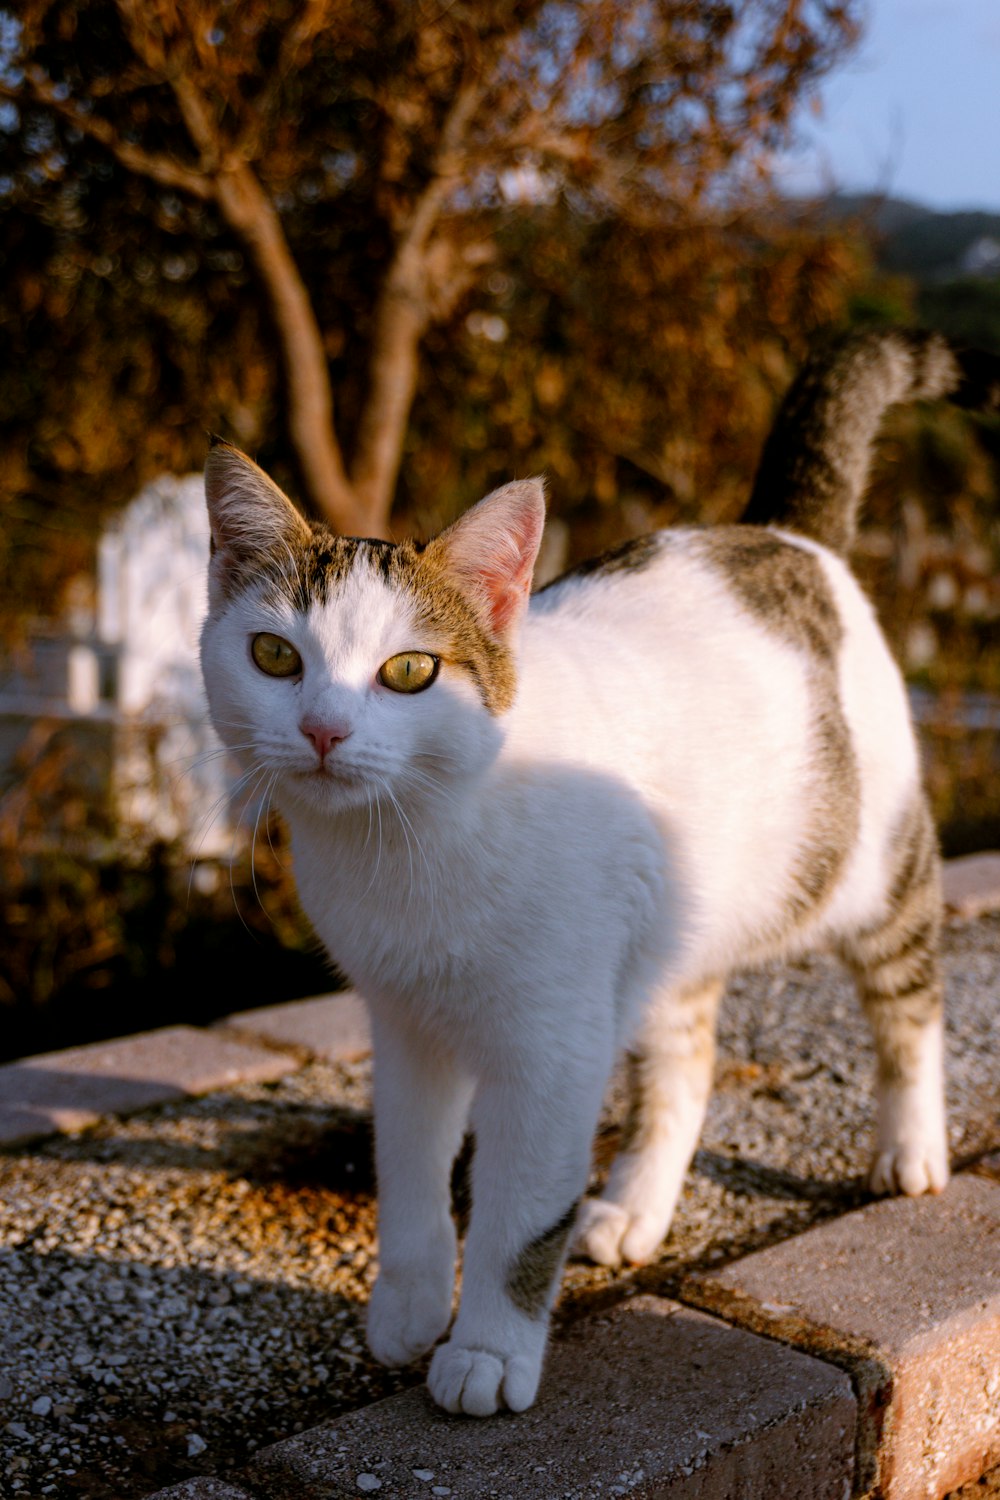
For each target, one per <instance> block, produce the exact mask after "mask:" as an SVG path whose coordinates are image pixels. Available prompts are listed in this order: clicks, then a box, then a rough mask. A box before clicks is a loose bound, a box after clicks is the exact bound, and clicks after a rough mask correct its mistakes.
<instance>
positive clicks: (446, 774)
mask: <svg viewBox="0 0 1000 1500" xmlns="http://www.w3.org/2000/svg"><path fill="white" fill-rule="evenodd" d="M205 493H206V498H207V501H208V511H209V519H210V522H211V530H212V559H211V564H210V568H209V612H208V618H207V619H206V622H205V626H204V629H203V631H202V641H201V657H202V670H203V673H204V677H205V685H206V689H207V692H208V699H209V705H210V708H211V712H212V718H213V721H214V723H215V726H216V729H217V730H218V732H219V734H220V736H221V738H222V739H223V740H224V741H225V743H226V744H227V745H229V746H230V747H231V748H232V749H233V750H234V751H235V752H236V753H237V755H238V757H239V759H240V760H241V762H242V763H243V765H244V766H245V767H246V768H247V769H248V770H249V769H251V768H255V767H258V766H259V767H260V769H261V773H262V779H263V778H264V776H265V775H266V774H267V773H274V774H275V776H276V778H277V780H276V786H277V789H278V792H279V797H280V799H281V800H283V801H287V800H289V799H291V800H293V801H295V802H297V803H301V804H305V805H307V806H313V807H316V808H318V809H333V808H336V807H343V806H349V805H352V804H354V805H364V804H365V803H367V802H369V801H370V799H371V798H372V797H373V796H379V795H380V794H384V793H393V794H395V793H397V792H398V791H399V790H400V789H401V788H403V787H405V786H406V785H407V784H409V785H410V786H412V787H414V788H418V787H419V786H420V785H421V784H424V785H430V784H432V783H440V782H442V781H445V780H450V779H452V778H453V777H454V776H456V775H459V776H460V775H462V774H463V773H468V772H474V771H475V770H476V769H478V768H479V767H480V766H482V765H484V764H486V763H487V762H488V760H489V759H490V758H491V757H492V756H493V755H495V753H496V750H497V747H498V745H499V743H500V741H501V738H502V729H501V722H502V718H503V715H504V713H505V712H506V710H507V709H508V708H509V707H510V705H511V703H512V702H513V699H514V693H515V688H516V647H517V637H518V632H519V627H520V622H521V619H522V616H523V613H524V610H525V607H526V605H527V600H528V595H529V593H530V589H531V574H532V568H533V565H534V561H535V556H536V553H537V551H538V545H539V542H540V540H541V533H542V525H543V521H544V496H543V490H542V485H541V483H540V481H538V480H526V481H523V482H519V483H515V484H509V485H506V486H504V488H503V489H499V490H496V491H494V493H493V494H491V495H488V496H487V497H486V499H485V500H481V501H480V502H479V504H478V505H476V506H474V507H473V508H472V509H471V510H469V511H467V512H466V513H465V515H463V516H462V517H461V518H460V519H459V520H458V521H456V522H455V524H454V525H453V526H450V527H449V528H448V529H447V530H446V531H444V532H442V533H441V535H440V536H438V537H435V538H434V539H433V540H432V541H430V542H428V543H426V544H420V543H416V542H410V541H406V542H401V543H398V544H395V543H390V542H381V541H364V540H358V539H355V538H351V537H341V536H336V535H334V534H333V533H332V532H330V531H328V530H327V529H326V528H325V527H323V526H314V525H309V524H308V523H307V522H306V521H305V520H304V519H303V518H302V516H301V515H300V514H299V512H298V511H297V510H296V509H295V508H294V506H293V505H292V504H291V502H290V501H289V500H288V499H287V498H286V497H285V495H284V494H283V493H282V492H281V490H279V489H278V487H277V486H276V485H275V484H273V483H272V482H271V480H270V479H268V477H267V476H266V475H265V474H264V473H263V472H262V471H261V470H260V469H259V468H258V467H257V465H256V464H254V463H253V462H252V461H251V460H250V459H248V458H247V457H246V455H245V454H243V453H240V452H239V450H238V449H236V448H233V447H231V446H230V445H229V444H227V443H219V444H216V446H214V447H213V449H212V451H211V453H210V454H209V458H208V463H207V465H206V469H205Z"/></svg>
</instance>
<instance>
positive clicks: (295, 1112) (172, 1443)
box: [0, 916, 1000, 1500]
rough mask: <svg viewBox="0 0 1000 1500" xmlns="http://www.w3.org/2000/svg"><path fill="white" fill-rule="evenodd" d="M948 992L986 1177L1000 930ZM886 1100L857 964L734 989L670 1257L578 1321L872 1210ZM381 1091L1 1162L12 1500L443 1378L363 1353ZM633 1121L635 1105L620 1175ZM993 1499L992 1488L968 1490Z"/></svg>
mask: <svg viewBox="0 0 1000 1500" xmlns="http://www.w3.org/2000/svg"><path fill="white" fill-rule="evenodd" d="M948 970H949V1116H950V1128H951V1138H952V1150H953V1155H954V1157H955V1159H956V1160H957V1161H958V1162H959V1163H964V1162H969V1161H971V1160H973V1159H974V1158H975V1157H976V1156H978V1155H979V1154H981V1153H982V1152H984V1151H986V1150H988V1149H996V1147H997V1146H998V1145H1000V1121H998V1108H997V1069H998V1063H997V1059H998V1058H1000V1012H998V1006H997V1002H996V997H997V995H998V994H1000V916H993V917H989V918H984V919H982V920H980V921H978V922H975V923H970V924H968V925H965V926H955V927H953V928H951V929H950V931H949V935H948ZM871 1079H872V1055H871V1050H870V1047H869V1045H868V1040H867V1036H866V1033H865V1027H864V1024H863V1022H862V1021H861V1019H860V1017H859V1015H858V1012H857V1008H856V1006H855V1004H854V1001H853V995H852V992H851V988H850V985H849V983H848V982H847V981H846V980H845V978H844V977H843V975H842V973H841V971H840V970H839V969H837V968H836V966H835V965H833V964H831V963H829V962H827V961H825V960H816V961H812V962H809V963H803V964H797V965H793V966H785V967H772V968H769V969H767V970H765V971H763V972H762V973H760V974H757V975H755V976H753V977H747V978H742V977H741V978H738V979H737V980H735V981H734V982H733V984H732V985H731V987H730V993H729V996H728V999H727V1002H726V1005H725V1007H724V1013H723V1019H722V1029H721V1036H720V1058H719V1065H718V1069H717V1086H716V1090H715V1093H714V1096H713V1100H712V1104H711V1107H710V1111H709V1118H708V1121H707V1124H706V1128H705V1132H704V1135H703V1140H702V1145H701V1148H700V1150H699V1151H698V1154H697V1156H696V1158H695V1163H694V1168H693V1170H692V1172H691V1173H690V1174H689V1179H688V1183H687V1186H686V1188H685V1192H684V1195H683V1198H682V1201H681V1204H680V1208H679V1211H678V1216H677V1220H676V1223H675V1226H674V1229H673V1231H672V1233H671V1235H670V1238H669V1239H668V1241H667V1242H666V1244H665V1246H664V1250H663V1253H662V1256H661V1258H660V1260H659V1261H658V1262H657V1263H656V1264H655V1265H653V1266H649V1267H646V1268H644V1269H643V1270H641V1271H638V1272H631V1273H615V1272H609V1271H606V1270H602V1269H597V1268H594V1267H589V1266H585V1265H582V1264H574V1265H572V1266H570V1268H569V1269H568V1271H567V1275H566V1282H565V1291H564V1294H563V1298H562V1302H561V1305H560V1309H559V1314H558V1317H559V1320H560V1321H562V1322H566V1321H568V1320H572V1319H575V1318H576V1317H578V1316H580V1315H581V1314H582V1313H585V1312H587V1311H589V1310H590V1309H592V1308H594V1307H596V1306H601V1305H605V1304H607V1303H608V1302H609V1301H611V1300H615V1299H617V1298H618V1297H620V1296H621V1295H622V1294H623V1293H624V1291H626V1290H627V1289H629V1288H631V1287H636V1286H638V1287H641V1288H642V1289H644V1290H653V1291H660V1292H669V1291H671V1290H674V1289H675V1288H676V1286H677V1283H678V1281H679V1279H680V1277H681V1276H682V1275H683V1274H684V1273H685V1272H686V1271H688V1270H689V1269H690V1268H691V1267H692V1266H694V1265H699V1264H705V1263H713V1262H718V1261H721V1260H723V1259H728V1258H729V1257H731V1256H733V1255H736V1254H742V1253H745V1252H746V1251H747V1250H749V1249H752V1248H756V1247H758V1246H760V1245H763V1244H767V1243H770V1242H772V1241H774V1240H775V1239H779V1238H782V1237H784V1236H785V1235H787V1234H790V1233H797V1232H798V1231H800V1230H801V1229H804V1228H805V1227H807V1226H808V1225H809V1224H810V1223H812V1222H815V1221H816V1220H818V1219H820V1218H823V1217H827V1216H829V1215H831V1214H836V1213H842V1212H844V1211H846V1210H847V1209H849V1208H851V1207H854V1206H856V1205H858V1204H860V1203H862V1202H864V1201H865V1194H864V1192H863V1190H862V1188H861V1186H860V1181H859V1174H860V1173H861V1172H862V1170H863V1168H864V1166H865V1163H866V1160H867V1156H868V1150H869V1141H870V1132H871V1126H872V1094H871ZM369 1085H370V1076H369V1071H368V1068H367V1066H366V1065H364V1064H358V1065H352V1066H349V1067H339V1068H334V1067H329V1066H324V1065H320V1064H311V1065H309V1066H307V1067H305V1068H303V1069H302V1070H301V1071H300V1072H298V1073H296V1074H294V1075H292V1076H291V1077H289V1078H287V1079H285V1080H283V1081H282V1082H280V1083H278V1084H273V1085H245V1086H242V1087H236V1088H232V1089H230V1090H227V1091H225V1092H222V1093H218V1094H213V1095H210V1096H208V1097H206V1098H204V1099H199V1100H189V1101H184V1102H182V1103H179V1104H174V1105H170V1106H166V1107H162V1108H159V1109H155V1110H149V1111H146V1112H145V1113H143V1114H140V1115H135V1116H132V1117H131V1118H130V1119H128V1120H124V1121H121V1120H111V1121H107V1122H105V1123H103V1124H102V1125H101V1126H99V1127H97V1128H95V1129H93V1130H90V1131H87V1132H86V1133H84V1134H82V1135H79V1136H76V1137H72V1138H58V1139H53V1140H50V1141H46V1142H43V1143H41V1144H39V1145H36V1146H34V1147H28V1148H23V1149H21V1150H17V1151H14V1150H12V1151H11V1152H9V1153H8V1154H6V1155H4V1156H0V1494H2V1495H3V1496H4V1497H7V1496H9V1497H11V1500H13V1497H14V1496H19V1497H31V1500H34V1497H37V1496H43V1495H54V1496H57V1497H63V1496H66V1497H71V1496H77V1495H83V1496H89V1497H95V1500H131V1497H137V1496H142V1495H145V1494H148V1493H149V1492H151V1491H152V1490H155V1489H157V1488H159V1487H160V1486H164V1485H167V1484H170V1483H173V1482H175V1481H177V1480H179V1479H181V1478H184V1477H186V1476H187V1475H190V1474H194V1473H206V1474H207V1473H219V1472H221V1471H224V1470H226V1469H227V1468H230V1467H233V1466H236V1465H238V1464H239V1463H240V1462H242V1461H243V1460H244V1459H245V1457H246V1456H247V1455H248V1454H249V1453H251V1452H252V1451H253V1450H254V1449H255V1448H257V1447H259V1446H263V1445H264V1444H266V1443H269V1442H273V1441H275V1440H276V1439H279V1438H281V1437H285V1436H288V1435H289V1434H291V1433H292V1432H294V1431H297V1430H300V1429H301V1428H303V1427H308V1426H312V1425H314V1424H316V1423H317V1422H320V1421H323V1420H328V1419H330V1418H332V1417H335V1416H337V1415H340V1414H341V1413H343V1412H344V1411H347V1410H350V1409H352V1408H354V1407H356V1406H359V1405H362V1404H364V1403H366V1402H368V1401H371V1400H375V1399H378V1398H380V1397H382V1396H385V1395H388V1394H391V1393H392V1392H394V1391H396V1390H399V1389H401V1388H402V1386H403V1385H406V1384H409V1383H411V1382H412V1381H414V1380H419V1379H421V1378H422V1373H423V1372H422V1370H421V1369H420V1368H417V1369H412V1370H409V1371H405V1372H390V1371H385V1370H382V1369H381V1368H380V1367H378V1366H376V1365H373V1364H372V1363H371V1362H370V1361H369V1360H368V1358H367V1355H366V1353H365V1349H364V1336H363V1314H364V1306H365V1303H366V1301H367V1298H368V1293H369V1290H370V1287H371V1285H372V1281H373V1279H374V1274H375V1262H374V1253H375V1252H374V1246H373V1232H374V1217H375V1215H374V1202H373V1197H372V1180H371V1168H370V1154H371V1136H370V1120H369V1114H368V1099H369ZM619 1117H620V1098H619V1091H618V1090H617V1089H615V1090H613V1091H612V1098H611V1101H610V1105H609V1110H608V1114H607V1118H606V1120H605V1123H604V1125H603V1127H602V1131H601V1134H600V1137H599V1140H598V1149H597V1153H596V1155H597V1160H598V1163H599V1164H600V1163H602V1162H606V1160H607V1158H608V1156H609V1155H610V1153H611V1151H612V1149H613V1146H614V1142H615V1140H616V1138H617V1133H618V1120H619ZM459 1197H461V1193H459ZM989 1486H992V1487H989ZM994 1494H1000V1488H998V1487H997V1486H996V1483H995V1481H988V1482H983V1483H981V1484H980V1486H979V1487H975V1486H970V1487H967V1489H966V1491H963V1492H962V1495H963V1500H965V1497H966V1495H968V1500H973V1497H974V1500H986V1497H988V1496H992V1495H994Z"/></svg>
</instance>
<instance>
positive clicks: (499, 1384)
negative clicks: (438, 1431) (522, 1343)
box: [427, 1340, 542, 1417]
mask: <svg viewBox="0 0 1000 1500" xmlns="http://www.w3.org/2000/svg"><path fill="white" fill-rule="evenodd" d="M541 1373H542V1361H541V1356H540V1355H534V1354H500V1353H497V1354H494V1353H493V1352H492V1351H491V1350H489V1349H469V1348H466V1347H465V1346H464V1345H463V1344H458V1343H455V1342H454V1340H452V1341H451V1342H449V1343H447V1344H442V1346H441V1348H440V1349H438V1350H437V1351H436V1353H435V1355H434V1358H433V1359H432V1360H431V1367H430V1370H429V1371H428V1375H427V1385H428V1387H429V1389H430V1393H431V1395H432V1396H433V1397H434V1400H435V1401H436V1402H437V1404H438V1406H443V1407H444V1409H445V1411H450V1412H454V1413H456V1414H457V1413H459V1412H464V1413H465V1414H466V1415H467V1416H470V1417H490V1416H492V1415H493V1413H494V1412H495V1411H499V1410H500V1408H501V1407H503V1406H506V1407H508V1408H509V1410H510V1411H525V1410H526V1409H527V1408H528V1407H529V1406H530V1405H531V1403H532V1402H533V1401H534V1399H535V1394H536V1392H537V1390H538V1381H539V1378H540V1376H541Z"/></svg>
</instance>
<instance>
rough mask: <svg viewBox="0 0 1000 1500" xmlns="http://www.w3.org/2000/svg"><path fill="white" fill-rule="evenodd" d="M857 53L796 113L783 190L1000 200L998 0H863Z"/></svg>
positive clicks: (947, 203) (985, 202) (957, 204)
mask: <svg viewBox="0 0 1000 1500" xmlns="http://www.w3.org/2000/svg"><path fill="white" fill-rule="evenodd" d="M867 15H868V23H867V26H866V29H865V35H864V38H863V40H862V42H861V45H860V47H859V49H858V50H857V51H855V52H854V53H853V55H852V56H851V58H850V60H849V61H848V62H847V63H846V64H842V65H841V66H840V68H838V70H837V71H836V72H835V73H833V74H831V75H830V77H829V78H828V79H826V80H825V81H824V82H823V84H822V85H821V87H820V90H819V103H820V105H821V106H822V109H821V113H820V114H819V115H818V116H813V115H812V114H810V113H809V112H808V111H807V112H806V113H804V114H803V115H802V116H801V118H800V131H799V133H800V136H801V137H802V141H803V146H802V147H801V148H800V149H799V150H797V151H796V152H795V153H793V154H792V155H791V156H790V157H788V158H786V159H785V160H784V162H783V164H782V166H783V170H782V179H783V180H784V181H785V183H786V186H787V188H788V190H789V191H802V192H812V191H815V190H817V189H819V190H821V191H823V190H826V189H829V188H843V189H845V190H847V191H854V190H859V189H860V190H874V191H876V192H888V193H890V194H892V195H893V196H894V197H900V198H911V199H915V200H917V201H918V202H922V203H927V204H929V205H930V206H931V207H933V208H941V209H954V208H990V209H995V210H1000V0H868V12H867Z"/></svg>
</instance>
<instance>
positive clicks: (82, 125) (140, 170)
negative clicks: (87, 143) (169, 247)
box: [0, 68, 215, 202]
mask: <svg viewBox="0 0 1000 1500" xmlns="http://www.w3.org/2000/svg"><path fill="white" fill-rule="evenodd" d="M24 77H25V82H26V83H27V84H28V98H29V99H30V100H31V102H32V103H33V104H40V105H42V106H43V107H44V108H45V109H50V110H52V112H53V114H56V115H58V116H59V117H60V119H63V120H65V121H66V122H67V124H69V125H72V126H73V128H74V130H78V131H79V132H80V134H81V135H85V136H88V137H89V138H90V139H91V140H94V141H97V142H98V143H99V144H100V145H102V146H104V147H105V149H106V150H108V151H110V153H111V155H112V156H113V157H114V158H115V160H116V161H118V162H120V163H121V165H122V166H123V167H124V168H125V169H126V171H129V172H135V173H136V175H137V176H139V177H146V178H148V179H149V180H150V181H152V182H157V183H159V184H160V185H161V186H162V187H169V188H176V189H177V190H178V191H179V192H182V193H190V194H191V196H192V197H194V198H200V199H201V200H202V202H207V201H209V200H210V199H212V198H214V197H215V185H214V183H213V182H212V180H211V178H210V177H206V176H204V175H203V174H202V173H201V172H196V171H194V170H193V169H192V168H190V167H185V166H183V165H182V164H181V163H180V162H177V161H174V159H173V158H172V157H170V156H164V155H163V153H162V152H158V151H146V150H145V149H144V148H143V147H142V146H135V145H133V144H132V142H131V141H123V140H122V139H121V138H120V136H119V135H118V134H117V132H116V131H115V128H114V126H113V125H112V124H111V123H110V122H109V121H108V120H104V119H102V118H101V117H100V116H99V115H92V114H90V113H88V112H87V111H86V110H83V109H81V108H80V106H79V104H77V103H76V102H75V101H74V100H72V99H60V98H59V96H58V95H57V94H56V92H55V89H54V86H53V84H51V83H50V82H49V80H48V79H47V78H45V76H44V75H43V74H42V73H41V71H40V69H37V68H30V69H27V70H26V71H25V74H24ZM0 98H4V99H10V100H12V101H13V102H14V103H15V104H22V105H23V104H24V102H25V94H24V90H23V88H14V87H13V86H12V85H11V84H8V83H5V82H4V81H3V79H2V78H0Z"/></svg>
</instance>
